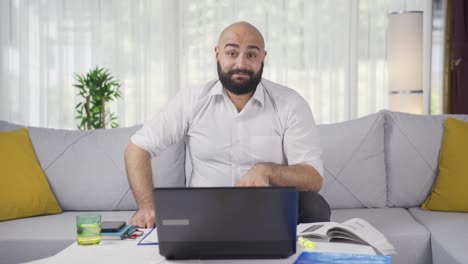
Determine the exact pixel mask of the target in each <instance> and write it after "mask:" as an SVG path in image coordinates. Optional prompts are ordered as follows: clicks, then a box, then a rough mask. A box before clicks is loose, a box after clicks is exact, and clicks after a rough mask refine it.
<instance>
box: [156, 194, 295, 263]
mask: <svg viewBox="0 0 468 264" xmlns="http://www.w3.org/2000/svg"><path fill="white" fill-rule="evenodd" d="M153 201H154V206H155V212H156V225H157V228H158V242H159V252H160V254H161V255H163V256H165V257H166V258H167V259H253V258H255V259H256V258H263V259H271V258H287V257H288V256H290V255H292V254H294V253H295V252H296V226H297V214H298V192H297V190H296V189H295V188H290V187H247V188H245V187H243V188H238V187H215V188H156V189H154V190H153Z"/></svg>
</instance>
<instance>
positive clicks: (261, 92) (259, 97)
mask: <svg viewBox="0 0 468 264" xmlns="http://www.w3.org/2000/svg"><path fill="white" fill-rule="evenodd" d="M223 93H224V87H223V85H222V84H221V82H220V81H219V80H218V81H217V82H216V84H215V85H214V86H213V88H212V89H211V91H210V95H223ZM251 99H254V100H256V101H258V102H259V103H260V104H261V105H262V106H263V104H264V101H265V88H264V87H263V84H262V82H260V83H259V84H258V85H257V89H255V92H254V94H253V96H252V98H251Z"/></svg>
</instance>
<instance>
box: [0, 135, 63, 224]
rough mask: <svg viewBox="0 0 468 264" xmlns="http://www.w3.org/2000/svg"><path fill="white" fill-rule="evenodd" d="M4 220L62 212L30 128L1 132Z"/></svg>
mask: <svg viewBox="0 0 468 264" xmlns="http://www.w3.org/2000/svg"><path fill="white" fill-rule="evenodd" d="M0 182H1V184H0V221H4V220H10V219H16V218H22V217H30V216H36V215H43V214H55V213H60V212H62V209H61V208H60V206H59V205H58V203H57V200H56V199H55V196H54V194H53V193H52V192H51V190H50V186H49V183H48V182H47V178H46V176H45V175H44V173H43V172H42V169H41V167H40V166H39V163H38V162H37V158H36V154H35V153H34V149H33V146H32V144H31V140H30V139H29V135H28V130H27V129H26V128H20V129H18V130H14V131H9V132H0Z"/></svg>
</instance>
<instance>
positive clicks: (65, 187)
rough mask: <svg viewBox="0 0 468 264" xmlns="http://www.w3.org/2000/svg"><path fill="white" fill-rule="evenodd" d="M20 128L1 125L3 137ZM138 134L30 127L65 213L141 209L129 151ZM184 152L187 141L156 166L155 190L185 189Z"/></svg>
mask: <svg viewBox="0 0 468 264" xmlns="http://www.w3.org/2000/svg"><path fill="white" fill-rule="evenodd" d="M20 127H21V126H18V125H15V124H11V123H7V122H4V121H0V131H9V130H14V129H17V128H20ZM139 128H140V126H133V127H129V128H114V129H96V130H90V131H82V130H61V129H50V128H35V127H29V136H30V138H31V142H32V144H33V147H34V150H35V152H36V156H37V158H38V160H39V163H40V165H41V167H42V169H43V171H44V173H45V175H46V176H47V179H48V181H49V184H50V186H51V189H52V191H53V192H54V194H55V196H56V198H57V200H58V202H59V203H60V206H61V207H62V209H64V210H77V211H80V210H135V209H136V202H135V199H134V197H133V194H132V192H131V190H130V187H129V183H128V180H127V176H126V171H125V161H124V151H125V147H126V145H127V143H128V142H129V138H130V137H131V135H133V133H135V131H136V130H138V129H139ZM184 148H185V143H184V142H183V141H182V142H180V143H178V144H176V145H174V146H172V147H171V148H169V149H168V150H167V151H165V152H164V153H163V154H162V155H160V156H158V157H156V158H154V159H153V160H152V168H153V182H154V185H155V186H158V187H159V186H160V187H169V186H170V187H175V186H184V184H185V171H184V161H185V151H184Z"/></svg>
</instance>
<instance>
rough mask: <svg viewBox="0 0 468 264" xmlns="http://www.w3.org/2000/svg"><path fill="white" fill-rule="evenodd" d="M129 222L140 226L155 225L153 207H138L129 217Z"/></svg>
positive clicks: (149, 226)
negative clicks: (130, 217)
mask: <svg viewBox="0 0 468 264" xmlns="http://www.w3.org/2000/svg"><path fill="white" fill-rule="evenodd" d="M130 224H131V225H135V226H138V227H141V228H153V227H155V226H156V223H155V214H154V209H153V208H151V207H145V208H140V209H138V210H137V211H136V213H135V214H134V215H133V216H132V219H130Z"/></svg>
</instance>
